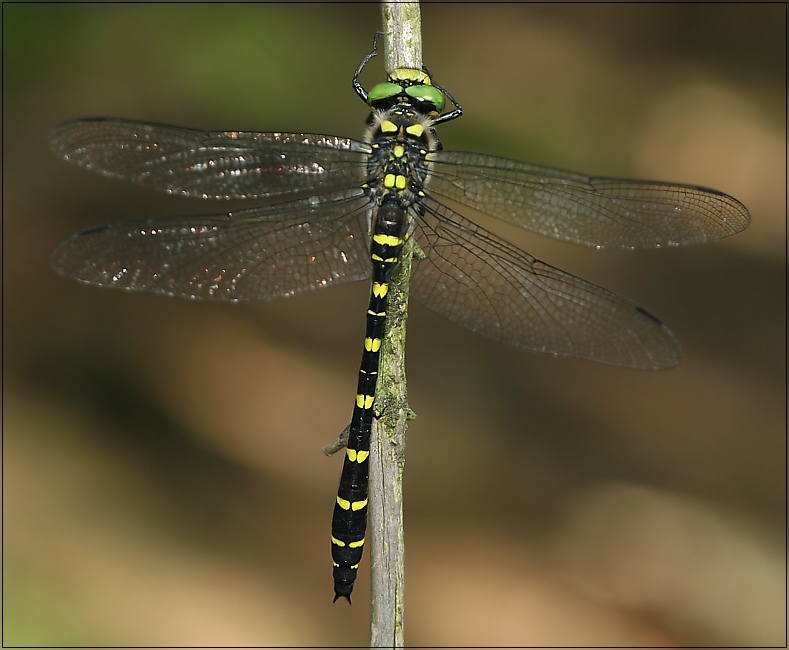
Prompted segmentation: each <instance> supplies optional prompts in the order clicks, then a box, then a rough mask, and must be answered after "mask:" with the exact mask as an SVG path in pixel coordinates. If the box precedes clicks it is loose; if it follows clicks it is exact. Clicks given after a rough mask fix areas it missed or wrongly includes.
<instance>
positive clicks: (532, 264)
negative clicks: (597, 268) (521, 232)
mask: <svg viewBox="0 0 789 650" xmlns="http://www.w3.org/2000/svg"><path fill="white" fill-rule="evenodd" d="M426 207H427V210H426V213H425V215H424V218H422V219H420V220H419V225H418V226H417V231H418V232H419V234H420V237H419V240H418V241H419V245H420V246H421V247H422V249H423V251H424V252H425V254H426V256H427V257H426V259H424V260H414V267H413V268H414V270H413V276H412V279H411V287H412V288H411V291H412V294H413V295H414V296H415V297H416V298H417V299H418V300H420V301H421V302H423V303H424V304H425V305H426V306H427V307H430V308H431V309H433V310H435V311H437V312H438V313H440V314H442V315H443V316H446V317H447V318H449V319H450V320H453V321H454V322H456V323H458V324H460V325H463V326H464V327H468V328H469V329H470V330H472V331H474V332H478V333H480V334H484V335H485V336H489V337H490V338H493V339H496V340H498V341H502V342H504V343H509V344H512V345H517V346H520V347H524V348H527V349H529V350H533V351H535V352H546V353H549V354H555V355H560V356H568V357H578V358H581V359H589V360H592V361H599V362H603V363H609V364H612V365H616V366H624V367H629V368H645V369H659V368H669V367H672V366H675V365H676V364H677V363H679V358H680V350H679V344H678V343H677V340H676V339H675V337H674V335H673V334H672V333H671V330H669V329H668V327H666V325H665V324H663V322H662V321H660V319H658V318H657V316H654V315H653V314H651V313H650V312H648V311H646V310H645V309H643V308H642V307H639V306H638V305H636V304H635V303H633V302H630V301H629V300H627V299H625V298H622V297H620V296H617V295H616V294H614V293H611V292H610V291H607V290H605V289H603V288H602V287H598V286H596V285H594V284H592V283H590V282H587V281H586V280H582V279H581V278H578V277H576V276H574V275H571V274H570V273H566V272H564V271H561V270H559V269H556V268H554V267H552V266H550V265H548V264H545V263H544V262H541V261H539V260H537V259H535V258H534V257H532V256H531V255H529V254H527V253H525V252H524V251H522V250H520V249H518V248H516V247H514V246H512V245H510V244H508V243H507V242H505V241H503V240H501V239H499V238H498V237H496V236H495V235H494V234H492V233H490V232H488V231H487V230H485V229H483V228H481V227H479V226H478V225H476V224H474V223H473V222H471V221H469V220H468V219H466V218H464V217H463V216H461V215H459V214H457V213H456V212H454V211H452V210H450V209H449V208H448V207H447V206H445V205H442V204H441V203H438V202H437V201H435V200H433V199H428V200H427V201H426Z"/></svg>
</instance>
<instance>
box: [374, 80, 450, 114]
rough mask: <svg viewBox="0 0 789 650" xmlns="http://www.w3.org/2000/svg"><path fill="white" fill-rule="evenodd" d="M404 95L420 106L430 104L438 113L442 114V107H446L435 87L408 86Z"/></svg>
mask: <svg viewBox="0 0 789 650" xmlns="http://www.w3.org/2000/svg"><path fill="white" fill-rule="evenodd" d="M381 85H384V84H381ZM405 94H406V95H408V96H409V97H410V98H411V99H415V100H416V101H418V102H420V103H422V104H430V105H431V106H435V109H436V111H437V112H438V113H440V112H442V111H443V110H444V106H445V105H446V99H445V98H444V94H443V93H442V92H441V91H440V90H438V88H436V87H435V86H425V85H418V86H408V88H406V89H405Z"/></svg>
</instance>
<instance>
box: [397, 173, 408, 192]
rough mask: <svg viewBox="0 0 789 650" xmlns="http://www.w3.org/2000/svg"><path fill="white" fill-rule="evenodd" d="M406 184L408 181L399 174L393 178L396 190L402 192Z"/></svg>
mask: <svg viewBox="0 0 789 650" xmlns="http://www.w3.org/2000/svg"><path fill="white" fill-rule="evenodd" d="M407 183H408V179H407V178H406V177H405V176H403V175H401V174H398V175H397V176H395V187H396V188H397V189H398V190H404V189H405V186H406V184H407Z"/></svg>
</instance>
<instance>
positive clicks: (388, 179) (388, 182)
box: [384, 174, 395, 188]
mask: <svg viewBox="0 0 789 650" xmlns="http://www.w3.org/2000/svg"><path fill="white" fill-rule="evenodd" d="M394 184H395V175H394V174H387V175H386V176H384V187H389V188H392V187H394Z"/></svg>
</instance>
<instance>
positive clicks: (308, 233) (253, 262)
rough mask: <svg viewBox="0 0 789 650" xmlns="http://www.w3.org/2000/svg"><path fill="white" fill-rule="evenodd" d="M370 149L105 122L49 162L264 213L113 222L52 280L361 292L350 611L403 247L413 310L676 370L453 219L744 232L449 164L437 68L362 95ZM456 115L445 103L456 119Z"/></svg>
mask: <svg viewBox="0 0 789 650" xmlns="http://www.w3.org/2000/svg"><path fill="white" fill-rule="evenodd" d="M376 43H377V37H376V40H374V42H373V50H372V52H370V53H369V54H368V55H367V56H366V57H365V58H364V59H363V60H362V62H361V63H360V64H359V66H358V68H357V69H356V72H355V74H354V76H353V82H352V83H353V88H354V90H355V92H356V94H357V95H358V96H359V97H360V98H361V99H362V100H363V101H364V102H365V104H366V105H367V108H368V111H369V112H368V116H367V130H366V133H365V135H364V137H363V138H362V139H358V140H357V139H353V138H347V137H340V136H334V135H324V134H314V133H284V132H275V131H272V132H255V131H202V130H195V129H189V128H182V127H177V126H167V125H162V124H155V123H148V122H138V121H131V120H125V119H114V118H83V119H76V120H72V121H69V122H65V123H64V124H61V125H60V126H58V127H56V128H55V129H54V130H53V132H52V134H51V137H50V143H51V146H52V149H53V150H54V152H55V153H56V154H57V155H59V156H61V157H62V158H63V159H65V160H66V161H68V162H71V163H74V164H76V165H79V166H81V167H83V168H85V169H88V170H90V171H93V172H97V173H99V174H102V175H103V176H107V177H110V178H116V179H120V180H123V181H128V182H131V183H134V184H137V185H140V186H143V187H147V188H151V189H154V190H159V191H162V192H165V193H167V194H170V195H175V196H185V197H198V198H202V199H206V200H216V201H226V200H231V199H242V200H249V201H253V202H254V205H251V206H250V207H246V208H243V209H239V210H233V211H221V210H220V211H218V212H216V213H213V214H205V215H191V216H182V217H170V218H150V219H143V220H137V221H130V222H122V223H118V222H116V223H110V224H106V225H100V226H95V227H91V228H88V229H86V230H82V231H81V232H78V233H76V234H74V235H73V236H71V237H69V238H67V239H66V240H64V241H63V242H62V243H60V244H59V245H58V246H57V247H56V248H55V250H54V251H53V253H52V256H51V263H52V266H53V267H54V269H55V270H56V271H57V272H59V273H60V274H62V275H64V276H68V277H70V278H75V279H77V280H79V281H81V282H84V283H87V284H90V285H95V286H100V287H109V288H115V289H125V290H131V291H145V292H151V293H158V294H164V295H168V296H177V297H181V298H189V299H199V300H220V301H230V302H237V301H248V300H268V299H272V298H277V297H283V296H290V295H293V294H296V293H299V292H303V291H307V290H311V289H318V288H321V287H327V286H331V285H338V284H343V283H346V282H352V281H357V280H370V279H371V290H370V299H369V304H368V308H367V313H366V332H365V338H364V347H363V351H362V361H361V366H360V370H359V378H358V386H357V394H356V398H355V403H354V407H353V413H352V416H351V423H350V425H349V426H348V427H347V436H348V440H347V443H346V454H345V458H344V461H343V468H342V474H341V477H340V485H339V489H338V494H337V497H336V500H335V504H334V512H333V516H332V532H331V554H332V559H333V578H334V591H335V594H334V600H335V601H336V600H337V599H339V598H345V599H347V600H348V602H350V600H351V593H352V591H353V585H354V581H355V579H356V576H357V571H358V567H359V564H360V561H361V558H362V552H363V548H364V541H365V534H366V527H367V503H368V467H369V465H368V463H369V460H368V459H369V453H370V433H371V426H372V421H373V418H374V409H373V403H374V400H375V394H376V386H377V377H378V371H379V359H380V351H381V346H382V343H383V341H384V338H385V336H386V312H387V305H388V296H389V291H390V280H391V275H392V272H393V269H395V268H396V267H397V265H398V264H399V262H400V259H401V257H402V253H403V247H404V246H405V244H406V242H408V241H409V240H411V239H412V238H413V240H414V242H415V246H416V249H417V252H418V254H417V255H415V258H414V262H413V267H412V275H411V279H410V293H411V295H413V296H414V297H415V298H416V299H417V300H419V301H420V302H422V303H424V304H425V305H426V306H427V307H429V308H430V309H433V310H435V311H436V312H438V313H440V314H442V315H444V316H446V317H447V318H448V319H449V320H451V321H454V322H455V323H458V324H460V325H462V326H464V327H467V328H468V329H470V330H472V331H474V332H477V333H479V334H482V335H484V336H487V337H489V338H492V339H495V340H497V341H500V342H503V343H507V344H510V345H514V346H518V347H521V348H525V349H527V350H531V351H534V352H541V353H547V354H552V355H556V356H564V357H575V358H579V359H587V360H591V361H596V362H602V363H607V364H612V365H615V366H622V367H626V368H639V369H652V370H657V369H663V368H670V367H672V366H675V365H676V364H677V363H679V359H680V348H679V344H678V342H677V339H676V337H675V336H674V334H673V333H672V332H671V330H670V329H669V328H668V327H667V326H666V325H665V324H664V323H663V321H661V320H660V319H659V318H658V317H657V316H655V315H654V314H652V313H651V312H650V311H648V310H647V309H645V308H643V307H641V306H639V305H637V304H636V303H634V302H632V301H630V300H628V299H626V298H623V297H621V296H619V295H616V294H615V293H612V292H610V291H608V290H606V289H604V288H602V287H599V286H597V285H595V284H593V283H591V282H588V281H586V280H583V279H581V278H579V277H576V276H575V275H572V274H571V273H568V272H566V271H562V270H560V269H558V268H555V267H553V266H551V265H550V264H547V263H545V262H542V261H540V260H538V259H537V258H535V257H533V256H532V255H530V254H529V253H527V252H525V251H523V250H521V249H520V248H518V247H516V246H514V245H512V244H510V243H508V242H507V241H505V240H504V239H502V238H500V237H499V236H497V235H495V234H494V233H492V232H490V231H489V230H486V229H485V228H483V227H482V226H480V225H479V224H477V223H475V222H474V221H473V220H472V219H470V218H468V217H467V216H464V215H463V214H461V213H460V212H458V211H456V210H455V209H454V208H453V207H451V205H449V204H453V205H454V204H459V205H460V206H465V207H468V208H472V209H474V210H476V211H479V212H481V213H483V214H485V215H489V216H492V217H495V218H498V219H500V220H502V221H504V222H507V223H510V224H514V225H515V226H519V227H521V228H523V229H526V230H528V231H531V232H534V233H537V234H540V235H544V236H546V237H551V238H554V239H558V240H562V241H565V242H570V243H573V244H580V245H583V246H590V247H594V248H597V249H620V250H621V249H625V250H633V249H654V248H661V247H672V246H679V245H685V244H700V243H704V242H709V241H712V240H717V239H720V238H723V237H728V236H730V235H734V234H735V233H738V232H740V231H741V230H743V229H744V228H746V227H747V226H748V224H749V222H750V217H749V214H748V211H747V209H746V208H745V206H743V205H742V203H740V202H739V201H737V200H736V199H734V198H732V197H731V196H728V195H727V194H724V193H722V192H719V191H716V190H712V189H706V188H702V187H697V186H693V185H683V184H673V183H662V182H652V181H639V180H627V179H617V178H604V177H593V176H585V175H583V174H577V173H572V172H567V171H563V170H559V169H553V168H550V167H544V166H540V165H535V164H531V163H525V162H518V161H515V160H509V159H506V158H501V157H498V156H494V155H488V154H484V153H472V152H461V151H447V150H444V148H443V146H442V144H441V142H440V140H439V139H438V136H437V133H436V127H437V126H438V125H440V124H443V123H446V122H449V121H452V120H454V119H456V118H458V117H460V116H461V115H462V114H463V110H462V108H461V106H460V104H459V103H458V102H457V101H456V100H455V98H454V97H453V96H452V95H451V94H450V93H449V92H448V91H447V90H446V89H444V88H443V87H441V86H440V85H438V84H437V83H435V82H434V81H433V79H432V76H431V74H430V72H429V71H428V70H427V68H423V69H419V70H417V69H410V68H400V69H396V70H394V71H392V72H391V73H389V74H388V76H387V78H386V80H385V81H384V82H381V83H378V84H376V85H375V86H373V87H372V88H371V89H370V90H369V92H368V91H367V90H366V89H365V88H364V87H363V85H362V84H361V82H360V81H359V76H360V74H361V72H362V70H363V69H364V67H365V66H366V65H367V63H368V62H369V61H370V60H371V59H372V58H373V57H374V56H376V54H377V49H376ZM447 103H451V106H449V107H448V106H447Z"/></svg>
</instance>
